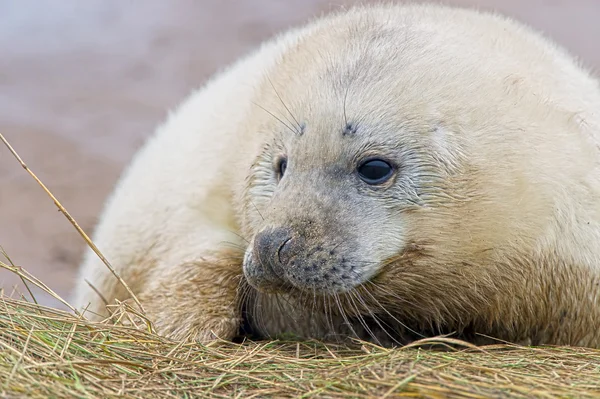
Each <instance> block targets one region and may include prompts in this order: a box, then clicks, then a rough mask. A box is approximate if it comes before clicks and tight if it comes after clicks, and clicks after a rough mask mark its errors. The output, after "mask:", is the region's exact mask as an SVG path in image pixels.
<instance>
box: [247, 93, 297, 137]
mask: <svg viewBox="0 0 600 399" xmlns="http://www.w3.org/2000/svg"><path fill="white" fill-rule="evenodd" d="M252 104H254V105H256V106H257V107H259V108H260V109H262V110H263V111H265V112H266V113H267V114H269V115H271V116H272V117H273V118H275V119H277V120H278V121H279V123H281V124H282V125H283V126H285V127H286V128H288V130H289V131H290V132H292V133H294V134H299V132H297V131H296V130H294V129H292V127H291V126H290V125H288V124H287V123H285V122H284V121H283V120H282V119H281V118H279V117H278V116H277V115H275V114H274V113H272V112H271V111H269V110H268V109H266V108H265V107H263V106H262V105H260V104H258V103H256V102H254V101H252Z"/></svg>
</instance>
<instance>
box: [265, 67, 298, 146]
mask: <svg viewBox="0 0 600 399" xmlns="http://www.w3.org/2000/svg"><path fill="white" fill-rule="evenodd" d="M267 80H268V81H269V83H270V84H271V87H272V88H273V91H274V92H275V95H277V98H278V99H279V101H280V102H281V104H282V105H283V107H284V108H285V109H286V111H287V112H288V114H290V116H291V117H292V119H293V120H294V122H296V125H297V126H298V130H297V131H296V134H298V135H301V134H302V125H301V124H300V122H298V119H297V118H296V117H295V116H294V114H293V113H292V111H290V109H289V107H288V106H287V105H286V104H285V102H283V99H282V98H281V96H280V95H279V92H278V91H277V89H276V88H275V85H274V84H273V82H272V81H271V79H270V78H269V77H268V76H267ZM285 119H286V120H287V118H285ZM288 122H289V120H288Z"/></svg>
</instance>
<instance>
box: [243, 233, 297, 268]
mask: <svg viewBox="0 0 600 399" xmlns="http://www.w3.org/2000/svg"><path fill="white" fill-rule="evenodd" d="M292 241H293V239H292V231H291V230H290V229H288V228H285V227H275V228H268V229H265V230H263V231H261V232H260V233H258V234H257V235H256V237H255V238H254V248H253V255H254V257H255V259H257V260H258V262H260V264H261V266H262V268H263V270H264V271H265V272H267V273H271V274H272V277H277V278H281V277H282V276H283V273H284V270H283V268H284V266H285V265H286V264H287V261H288V259H289V258H290V248H291V245H290V243H291V242H292Z"/></svg>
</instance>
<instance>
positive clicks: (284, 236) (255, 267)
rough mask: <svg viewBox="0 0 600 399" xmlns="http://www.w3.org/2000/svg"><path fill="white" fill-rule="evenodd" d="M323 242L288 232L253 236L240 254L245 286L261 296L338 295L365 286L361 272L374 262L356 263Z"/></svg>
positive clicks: (347, 253) (348, 253) (345, 252)
mask: <svg viewBox="0 0 600 399" xmlns="http://www.w3.org/2000/svg"><path fill="white" fill-rule="evenodd" d="M340 247H341V245H329V246H328V245H326V244H324V243H318V244H312V245H310V244H308V243H307V242H306V240H305V239H304V238H302V237H300V236H298V235H294V234H292V233H291V232H290V231H288V230H283V229H269V230H266V231H265V232H264V234H257V236H256V237H255V238H254V241H253V243H252V244H251V245H250V246H249V247H248V248H247V250H246V253H245V255H244V264H243V269H244V275H245V277H246V280H247V281H248V283H249V284H250V285H251V286H252V287H253V288H255V289H256V290H258V291H259V292H263V293H276V292H290V291H293V292H301V293H302V292H304V293H305V292H309V293H310V294H311V295H319V296H326V295H331V294H341V293H344V292H349V291H351V290H353V289H355V288H356V287H357V286H360V285H361V284H364V283H366V282H367V281H368V280H369V277H371V274H373V273H365V268H364V267H363V265H365V264H368V265H369V266H371V267H370V269H372V268H373V267H372V265H373V264H374V263H375V262H368V261H362V263H361V261H359V260H356V259H355V257H354V256H352V253H351V251H348V250H347V248H343V249H340Z"/></svg>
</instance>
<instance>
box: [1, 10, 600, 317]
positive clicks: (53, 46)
mask: <svg viewBox="0 0 600 399" xmlns="http://www.w3.org/2000/svg"><path fill="white" fill-rule="evenodd" d="M353 3H356V2H353V1H341V0H336V1H325V0H296V1H286V2H282V1H276V0H253V1H232V0H199V1H192V0H188V1H184V0H179V1H175V0H171V1H169V2H166V1H160V0H144V1H141V0H132V1H122V0H86V1H85V2H82V1H77V0H64V1H60V2H57V1H50V0H22V1H18V2H17V1H12V2H11V1H2V0H0V54H1V56H0V132H2V133H3V134H4V135H5V137H6V138H7V139H8V140H9V141H10V142H11V143H12V144H13V146H14V147H15V148H16V149H17V151H18V152H19V153H20V154H21V156H22V157H23V158H24V160H25V161H26V162H27V163H28V165H29V166H30V167H31V169H32V170H33V171H35V172H36V173H37V174H38V175H39V177H40V178H41V179H42V180H43V181H44V182H45V183H46V185H47V186H48V187H49V188H50V189H51V190H52V191H53V192H54V194H55V195H56V196H57V197H58V199H59V200H60V201H61V202H62V203H63V205H64V206H65V207H66V208H67V209H69V211H70V212H71V213H72V214H73V216H74V217H75V218H76V219H77V220H78V222H79V223H80V225H81V226H82V227H83V228H84V229H85V230H86V231H88V232H91V231H93V227H94V224H95V222H96V220H97V216H98V213H99V212H100V210H101V207H102V204H103V202H104V200H105V199H106V196H107V195H108V194H109V192H110V190H111V188H112V186H113V185H114V183H115V181H116V179H117V178H118V176H119V173H120V172H121V170H122V169H123V167H124V166H125V164H126V162H127V161H128V159H129V158H130V157H131V155H132V154H133V152H134V151H135V150H136V148H138V147H139V145H140V144H141V143H142V142H143V140H144V138H145V137H147V136H148V135H149V134H151V133H152V131H153V129H154V127H155V126H156V125H157V124H158V123H160V122H161V120H162V119H163V118H164V117H165V115H166V113H167V111H168V110H169V109H170V108H173V107H175V106H176V105H177V104H178V103H179V102H180V101H182V100H183V98H184V97H185V96H186V95H187V94H188V93H189V92H190V91H191V90H192V89H194V88H196V87H198V86H200V85H201V84H202V83H203V82H204V81H205V80H206V79H207V78H208V77H209V76H210V75H211V74H212V73H214V72H215V71H217V70H218V69H219V68H221V67H223V66H225V65H227V64H228V63H229V62H231V61H233V60H235V59H236V58H237V57H239V56H240V55H242V54H244V53H246V52H247V51H249V50H250V49H252V48H253V47H254V46H256V45H257V44H259V43H260V42H261V41H262V40H264V39H265V38H268V37H270V36H272V35H273V34H274V33H276V32H279V31H281V30H282V29H285V28H286V27H289V26H291V25H295V24H298V23H301V22H302V21H305V20H306V19H307V18H310V17H312V16H315V15H319V14H320V13H322V12H324V11H328V10H331V9H336V8H338V7H340V6H347V5H350V4H353ZM449 3H452V4H460V5H473V6H477V7H480V8H485V9H497V10H500V11H503V12H504V13H507V14H509V15H512V16H515V17H516V18H518V19H520V20H522V21H525V22H527V23H529V24H530V25H532V26H534V27H536V28H538V29H540V30H542V31H544V32H545V33H546V34H547V35H548V36H549V37H551V38H553V39H554V40H556V41H557V42H558V43H560V44H562V45H563V46H565V47H566V48H567V49H569V50H570V51H571V52H572V53H573V54H575V55H576V56H578V57H580V58H581V59H582V61H583V62H584V63H585V64H586V65H588V66H590V67H591V68H594V69H595V70H600V42H599V41H598V38H600V24H599V23H598V21H600V2H599V1H596V0H587V1H585V0H580V1H568V0H545V1H544V0H529V1H517V0H511V1H505V0H487V1H486V0H481V1H476V0H472V1H468V0H463V1H449ZM0 245H1V246H2V247H3V248H4V249H5V250H6V251H7V252H8V254H9V255H10V256H11V258H12V260H13V261H14V262H15V263H16V264H18V265H20V266H23V267H25V268H26V269H27V270H29V271H30V272H31V273H33V274H34V275H36V276H37V277H39V278H41V279H42V280H44V281H45V282H46V283H47V284H48V285H49V286H50V287H51V288H53V289H54V290H55V291H56V292H58V293H59V294H61V295H64V296H66V295H68V292H69V290H70V289H71V287H72V285H73V282H74V276H75V270H76V268H77V264H78V262H79V260H80V258H81V254H82V252H83V250H84V247H85V244H84V243H83V241H82V239H81V238H80V237H79V236H78V235H77V233H76V232H75V230H74V229H73V227H72V226H71V225H70V224H69V223H68V221H67V220H66V219H65V218H64V217H63V216H62V215H61V214H60V213H59V212H57V210H56V207H55V206H54V205H53V203H52V202H51V201H50V200H49V198H48V197H47V196H46V195H45V194H44V193H43V192H42V190H41V189H40V188H39V187H38V186H37V185H36V183H35V182H34V181H33V180H32V179H31V178H30V177H29V176H28V175H27V174H26V173H25V171H24V170H23V169H21V168H20V167H19V165H18V164H17V163H16V161H15V160H14V159H13V158H12V157H11V156H10V154H9V153H8V151H7V150H6V149H5V148H4V147H3V146H0ZM17 282H18V278H16V277H15V276H13V275H11V274H10V273H8V272H6V271H5V270H0V287H3V288H4V289H5V290H6V291H9V292H10V291H11V290H12V287H13V286H14V285H15V284H17ZM20 289H22V288H20ZM40 299H41V301H42V302H43V303H46V304H51V305H56V304H57V302H56V301H54V300H51V299H50V298H40Z"/></svg>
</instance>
